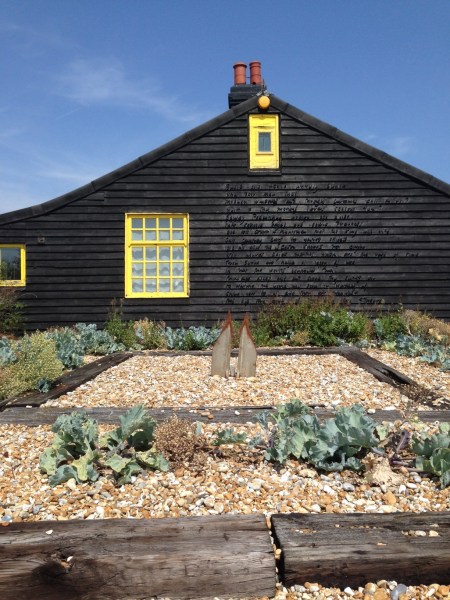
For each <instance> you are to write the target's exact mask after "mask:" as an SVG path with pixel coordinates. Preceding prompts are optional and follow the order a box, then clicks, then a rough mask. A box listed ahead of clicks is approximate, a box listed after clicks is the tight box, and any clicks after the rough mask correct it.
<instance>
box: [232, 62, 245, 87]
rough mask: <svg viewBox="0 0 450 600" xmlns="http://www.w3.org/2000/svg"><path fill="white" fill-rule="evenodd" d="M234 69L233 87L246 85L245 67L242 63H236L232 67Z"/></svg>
mask: <svg viewBox="0 0 450 600" xmlns="http://www.w3.org/2000/svg"><path fill="white" fill-rule="evenodd" d="M233 69H234V85H245V84H246V83H247V65H246V64H245V63H243V62H238V63H236V64H234V65H233Z"/></svg>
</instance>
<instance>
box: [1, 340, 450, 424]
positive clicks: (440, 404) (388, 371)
mask: <svg viewBox="0 0 450 600" xmlns="http://www.w3.org/2000/svg"><path fill="white" fill-rule="evenodd" d="M211 354H212V353H211V351H176V352H173V351H162V350H152V351H148V352H146V353H145V355H146V356H167V357H171V356H211ZM328 354H338V355H340V356H342V357H344V358H346V359H347V360H349V361H351V362H353V363H354V364H356V365H357V366H358V367H360V368H362V369H364V370H365V371H367V372H368V373H370V374H371V375H373V376H374V377H375V378H376V379H377V380H378V381H382V382H383V383H387V384H389V385H392V386H393V387H396V388H398V389H400V390H401V393H402V394H404V395H406V396H409V397H411V398H412V399H416V398H417V396H418V395H420V396H421V400H420V403H421V404H427V405H429V406H430V407H431V408H435V409H437V408H439V409H450V400H449V399H447V398H442V397H440V396H438V395H437V394H436V393H434V392H432V391H431V390H427V389H426V388H424V387H423V386H420V385H419V384H417V383H416V382H415V381H414V380H413V379H411V378H410V377H408V376H407V375H404V374H403V373H400V371H397V370H396V369H394V368H393V367H390V366H389V365H386V364H384V363H382V362H381V361H379V360H376V359H375V358H372V357H371V356H369V355H368V354H365V353H364V352H361V350H359V349H358V348H356V347H353V346H333V347H330V348H299V347H297V348H276V349H272V348H259V349H258V355H260V356H292V355H328ZM137 355H143V353H142V352H119V353H116V354H110V355H108V356H103V357H101V358H99V359H98V360H96V361H94V362H92V363H89V364H87V365H84V366H83V367H80V368H78V369H74V370H73V371H71V372H70V373H67V374H65V375H63V376H62V377H60V378H59V379H57V380H56V381H55V386H54V387H53V388H52V389H51V390H50V391H49V392H47V393H44V394H42V393H40V392H35V391H34V392H28V393H26V394H24V395H22V396H18V397H16V398H7V399H6V400H3V401H0V422H8V421H3V419H1V412H2V411H5V410H6V409H9V408H10V407H23V408H29V407H38V406H41V405H43V404H45V403H46V402H47V401H48V400H54V399H56V398H59V396H62V395H64V394H66V393H67V392H70V391H72V390H74V389H76V388H77V387H79V386H80V385H82V384H83V383H86V382H87V381H90V380H92V379H94V378H95V377H97V375H99V374H100V373H102V372H103V371H106V370H107V369H109V368H111V367H113V366H116V365H119V364H120V363H122V362H124V361H125V360H128V359H129V358H132V357H133V356H137ZM232 355H233V356H236V355H237V351H236V350H233V352H232ZM247 408H248V407H247ZM258 408H259V409H261V408H270V407H258ZM105 410H106V411H109V412H111V411H112V412H113V413H114V410H115V409H114V407H110V408H109V407H108V408H106V409H105ZM161 410H167V411H170V410H173V409H171V408H170V407H168V408H167V409H161ZM197 410H199V409H197ZM204 410H208V411H211V410H212V409H209V408H205V409H200V411H204ZM230 410H231V409H230ZM236 410H240V411H244V410H245V409H244V408H243V407H241V408H235V409H234V411H236ZM442 412H446V411H445V410H443V411H442ZM9 414H10V415H11V417H12V416H13V414H14V415H15V418H19V416H18V414H17V413H11V412H10V413H9ZM103 414H106V413H99V415H100V418H106V417H103ZM212 414H214V413H212ZM187 418H189V417H187ZM396 418H397V417H396ZM101 422H103V421H101ZM104 422H108V421H104ZM234 422H241V421H240V420H237V421H236V420H234Z"/></svg>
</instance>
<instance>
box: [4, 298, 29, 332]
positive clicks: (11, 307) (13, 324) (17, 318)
mask: <svg viewBox="0 0 450 600" xmlns="http://www.w3.org/2000/svg"><path fill="white" fill-rule="evenodd" d="M19 294H20V292H19V291H18V290H17V289H16V288H13V287H0V333H15V334H18V333H22V331H23V326H24V317H23V309H24V305H23V303H22V302H20V300H19Z"/></svg>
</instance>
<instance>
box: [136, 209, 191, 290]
mask: <svg viewBox="0 0 450 600" xmlns="http://www.w3.org/2000/svg"><path fill="white" fill-rule="evenodd" d="M188 242H189V221H188V215H180V214H128V215H126V230H125V246H126V247H125V295H126V297H127V298H162V297H166V298H178V297H187V296H188V294H189V288H188V283H189V282H188Z"/></svg>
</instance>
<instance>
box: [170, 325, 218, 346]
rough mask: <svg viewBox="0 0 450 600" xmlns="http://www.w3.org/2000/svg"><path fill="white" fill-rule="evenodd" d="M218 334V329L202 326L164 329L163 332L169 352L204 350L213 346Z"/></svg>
mask: <svg viewBox="0 0 450 600" xmlns="http://www.w3.org/2000/svg"><path fill="white" fill-rule="evenodd" d="M219 333H220V331H219V330H218V329H215V328H212V329H209V328H208V327H203V326H200V327H194V326H192V327H189V328H188V329H185V328H184V327H181V328H179V329H172V328H171V327H166V328H165V330H164V336H165V338H166V341H167V347H168V348H170V349H171V350H204V349H205V348H209V347H210V346H211V345H212V344H214V342H215V341H216V339H217V338H218V337H219Z"/></svg>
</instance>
